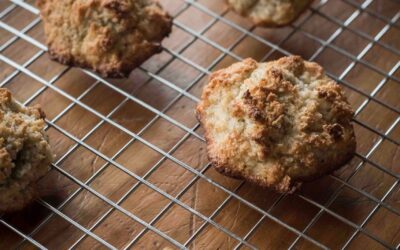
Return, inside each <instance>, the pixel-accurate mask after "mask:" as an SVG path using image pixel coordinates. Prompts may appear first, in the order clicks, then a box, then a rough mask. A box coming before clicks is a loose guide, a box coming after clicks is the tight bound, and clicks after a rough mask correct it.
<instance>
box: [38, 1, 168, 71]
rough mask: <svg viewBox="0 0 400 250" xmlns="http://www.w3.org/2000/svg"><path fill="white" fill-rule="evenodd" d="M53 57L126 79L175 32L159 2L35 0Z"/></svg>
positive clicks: (68, 63) (69, 63) (63, 61)
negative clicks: (165, 38)
mask: <svg viewBox="0 0 400 250" xmlns="http://www.w3.org/2000/svg"><path fill="white" fill-rule="evenodd" d="M37 5H38V7H39V9H40V11H41V17H42V20H43V23H44V29H45V33H46V37H47V40H46V41H47V45H48V48H49V53H50V56H51V57H52V58H53V59H55V60H57V61H59V62H60V63H63V64H67V65H71V66H79V67H85V68H89V69H92V70H93V71H95V72H98V73H100V74H101V75H102V76H104V77H126V76H128V75H129V73H130V72H131V71H132V70H133V69H134V68H135V67H137V66H139V65H140V64H141V63H143V62H144V61H146V60H147V59H148V58H149V57H151V56H152V55H153V54H155V53H158V52H160V51H161V45H160V43H161V41H162V40H163V38H164V37H166V36H167V35H168V34H169V33H170V32H171V26H172V19H171V17H170V16H169V15H168V14H167V13H166V12H165V11H164V10H163V9H162V8H161V6H160V5H159V3H158V2H157V0H76V1H71V0H37Z"/></svg>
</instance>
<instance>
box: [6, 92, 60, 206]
mask: <svg viewBox="0 0 400 250" xmlns="http://www.w3.org/2000/svg"><path fill="white" fill-rule="evenodd" d="M43 118H44V114H43V112H42V111H41V110H40V109H39V108H38V107H31V108H25V107H22V106H21V105H19V104H18V103H16V102H15V101H14V100H13V99H12V97H11V93H10V92H9V91H8V90H6V89H2V88H0V212H9V211H14V210H18V209H21V208H23V207H24V206H25V205H26V204H28V203H29V202H31V201H32V199H33V198H34V197H35V189H34V183H35V182H36V181H37V180H38V179H39V178H40V177H42V176H43V175H44V174H45V173H47V171H48V169H49V166H50V163H51V161H52V159H53V154H52V153H51V150H50V145H49V142H48V139H47V136H46V135H45V133H44V131H43V129H44V126H45V122H44V120H43Z"/></svg>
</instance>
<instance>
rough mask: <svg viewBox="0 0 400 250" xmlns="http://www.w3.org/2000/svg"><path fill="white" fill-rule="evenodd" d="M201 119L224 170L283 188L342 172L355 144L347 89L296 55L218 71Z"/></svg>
mask: <svg viewBox="0 0 400 250" xmlns="http://www.w3.org/2000/svg"><path fill="white" fill-rule="evenodd" d="M197 117H198V119H199V120H200V122H201V124H202V126H203V127H204V129H205V137H206V140H207V151H208V156H209V159H210V161H211V163H212V165H213V166H214V167H215V168H216V169H217V170H218V171H219V172H221V173H223V174H225V175H228V176H231V177H237V178H242V179H245V180H247V181H249V182H252V183H255V184H257V185H260V186H263V187H268V188H273V189H275V190H277V191H279V192H293V191H294V190H295V189H296V188H297V187H299V186H300V184H301V183H302V182H304V181H311V180H313V179H315V178H318V177H320V176H323V175H325V174H328V173H330V172H332V171H334V170H336V169H338V168H339V167H341V166H342V165H344V164H345V163H346V162H348V161H349V160H350V159H351V158H352V156H353V154H354V152H355V148H356V140H355V135H354V130H353V126H352V123H351V121H352V117H353V111H352V108H351V106H350V105H349V103H348V102H347V100H346V97H345V95H344V93H343V90H342V88H341V87H340V86H339V85H338V84H337V83H336V82H335V81H334V80H332V79H330V78H329V77H327V76H326V75H325V73H324V70H323V68H322V67H321V66H320V65H318V64H316V63H313V62H307V61H304V60H303V59H302V58H301V57H299V56H290V57H283V58H281V59H279V60H276V61H271V62H267V63H257V62H256V61H254V60H253V59H246V60H243V61H242V62H238V63H235V64H233V65H231V66H230V67H228V68H225V69H221V70H219V71H216V72H214V73H213V74H212V75H211V77H210V81H209V83H208V85H207V86H206V87H205V88H204V90H203V94H202V98H201V102H200V103H199V105H198V107H197Z"/></svg>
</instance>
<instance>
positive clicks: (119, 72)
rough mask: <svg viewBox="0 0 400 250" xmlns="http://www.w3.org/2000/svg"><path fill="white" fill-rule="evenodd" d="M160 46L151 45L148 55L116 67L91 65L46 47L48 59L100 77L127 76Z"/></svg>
mask: <svg viewBox="0 0 400 250" xmlns="http://www.w3.org/2000/svg"><path fill="white" fill-rule="evenodd" d="M161 51H162V47H161V45H158V46H155V47H152V48H151V49H149V52H148V55H147V56H146V57H142V58H135V59H134V60H132V61H130V62H129V63H125V64H120V65H119V66H117V67H107V66H102V65H99V67H96V68H94V67H92V66H91V65H89V64H88V63H85V62H82V61H78V60H75V59H74V57H72V56H63V55H59V54H58V53H57V52H56V51H55V50H54V49H52V48H50V47H49V49H48V53H49V57H50V59H52V60H54V61H57V62H59V63H61V64H64V65H67V66H70V67H80V68H84V69H89V70H92V71H93V72H96V73H98V74H100V75H101V76H102V77H107V78H127V77H128V76H129V74H130V73H131V71H132V70H133V69H135V68H137V67H139V66H140V65H141V64H142V63H144V62H145V61H146V60H147V59H149V58H150V57H152V56H153V55H154V54H158V53H161Z"/></svg>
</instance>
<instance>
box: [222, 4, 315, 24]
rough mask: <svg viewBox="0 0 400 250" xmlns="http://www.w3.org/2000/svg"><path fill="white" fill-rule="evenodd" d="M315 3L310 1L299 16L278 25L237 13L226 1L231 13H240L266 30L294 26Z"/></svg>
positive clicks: (242, 14)
mask: <svg viewBox="0 0 400 250" xmlns="http://www.w3.org/2000/svg"><path fill="white" fill-rule="evenodd" d="M313 1H314V0H310V1H309V2H308V3H307V4H306V5H305V6H304V8H303V9H302V10H301V11H299V12H298V13H297V15H295V16H294V17H293V18H292V19H291V20H290V21H288V22H286V23H282V24H278V23H275V22H268V21H266V20H261V19H254V18H251V17H248V16H246V15H244V13H239V12H237V11H236V10H235V9H234V8H233V7H232V6H231V5H230V4H229V2H228V0H225V3H226V4H227V5H228V8H229V9H230V10H231V11H233V12H236V13H238V14H239V15H241V16H242V17H244V18H248V19H250V20H251V22H252V23H253V24H254V25H256V26H259V27H264V28H282V27H285V26H289V25H291V24H293V23H294V22H295V21H296V20H297V19H298V18H299V17H300V16H301V15H303V13H304V12H306V11H307V10H308V9H309V7H310V6H311V4H312V3H313Z"/></svg>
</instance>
